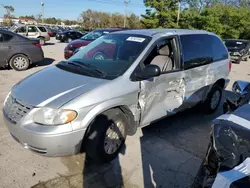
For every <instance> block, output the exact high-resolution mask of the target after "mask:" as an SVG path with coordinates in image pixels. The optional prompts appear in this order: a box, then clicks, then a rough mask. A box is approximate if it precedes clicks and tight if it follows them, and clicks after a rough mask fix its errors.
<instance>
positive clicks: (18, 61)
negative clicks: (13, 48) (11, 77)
mask: <svg viewBox="0 0 250 188" xmlns="http://www.w3.org/2000/svg"><path fill="white" fill-rule="evenodd" d="M26 63H27V60H26V59H25V58H24V57H16V58H15V59H14V65H15V67H17V68H23V67H25V65H26Z"/></svg>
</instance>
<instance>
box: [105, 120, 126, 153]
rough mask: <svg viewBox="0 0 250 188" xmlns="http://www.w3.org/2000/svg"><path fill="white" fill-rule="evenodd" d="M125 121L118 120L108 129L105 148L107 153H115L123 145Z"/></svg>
mask: <svg viewBox="0 0 250 188" xmlns="http://www.w3.org/2000/svg"><path fill="white" fill-rule="evenodd" d="M124 133H125V127H124V123H123V122H121V121H118V122H116V123H113V124H112V125H111V126H110V127H109V128H108V130H107V131H106V136H105V140H104V150H105V152H106V153H107V154H114V153H115V152H116V151H117V150H118V149H119V148H120V146H121V144H122V142H123V140H124Z"/></svg>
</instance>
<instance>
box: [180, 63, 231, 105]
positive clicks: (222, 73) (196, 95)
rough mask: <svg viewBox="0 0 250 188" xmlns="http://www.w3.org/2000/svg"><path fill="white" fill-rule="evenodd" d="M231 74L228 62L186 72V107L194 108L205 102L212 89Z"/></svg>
mask: <svg viewBox="0 0 250 188" xmlns="http://www.w3.org/2000/svg"><path fill="white" fill-rule="evenodd" d="M228 74H229V66H228V60H223V61H219V62H215V63H212V64H209V65H204V66H201V67H197V68H193V69H189V70H186V71H185V81H186V93H185V101H184V102H185V106H186V107H192V106H194V105H196V104H197V103H198V102H200V101H205V100H206V97H207V94H208V92H209V91H210V89H211V87H212V86H213V85H214V84H215V83H216V82H217V81H218V80H220V79H225V78H226V77H227V76H228Z"/></svg>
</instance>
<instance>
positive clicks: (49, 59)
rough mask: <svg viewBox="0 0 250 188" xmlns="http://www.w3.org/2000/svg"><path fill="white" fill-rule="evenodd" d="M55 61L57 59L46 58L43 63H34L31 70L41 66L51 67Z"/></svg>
mask: <svg viewBox="0 0 250 188" xmlns="http://www.w3.org/2000/svg"><path fill="white" fill-rule="evenodd" d="M54 61H55V59H53V58H48V57H46V58H44V59H43V60H42V61H39V62H36V63H33V64H32V65H31V68H33V67H41V66H48V65H51V64H52V63H53V62H54Z"/></svg>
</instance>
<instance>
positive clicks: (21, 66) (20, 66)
mask: <svg viewBox="0 0 250 188" xmlns="http://www.w3.org/2000/svg"><path fill="white" fill-rule="evenodd" d="M18 61H20V62H19V63H18ZM9 65H10V67H11V68H12V69H14V70H16V71H24V70H27V69H28V68H29V66H30V61H29V58H28V57H27V56H25V55H23V54H17V55H14V56H13V57H12V58H11V59H10V61H9Z"/></svg>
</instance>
